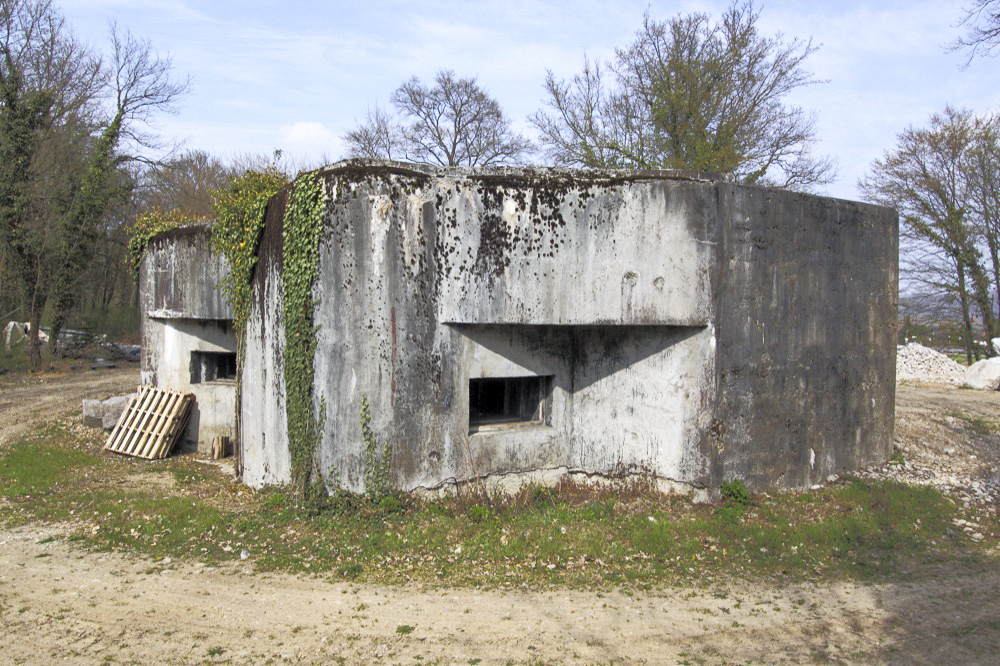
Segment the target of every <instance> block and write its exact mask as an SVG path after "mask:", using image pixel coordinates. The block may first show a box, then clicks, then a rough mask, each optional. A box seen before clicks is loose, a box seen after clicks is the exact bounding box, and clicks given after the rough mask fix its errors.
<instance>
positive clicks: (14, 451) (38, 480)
mask: <svg viewBox="0 0 1000 666" xmlns="http://www.w3.org/2000/svg"><path fill="white" fill-rule="evenodd" d="M97 462H98V460H97V458H96V457H95V456H94V455H93V454H91V453H88V452H86V451H80V450H77V449H67V448H62V447H58V446H52V445H50V444H45V443H44V442H19V443H18V444H17V445H15V446H14V447H12V448H11V449H9V450H6V451H3V452H0V497H23V496H32V495H38V494H49V493H53V492H56V491H58V489H59V487H60V485H61V484H62V483H64V482H66V481H68V480H70V479H72V478H73V476H74V475H75V474H77V473H78V472H79V470H80V469H81V468H84V467H90V466H93V465H95V464H96V463H97Z"/></svg>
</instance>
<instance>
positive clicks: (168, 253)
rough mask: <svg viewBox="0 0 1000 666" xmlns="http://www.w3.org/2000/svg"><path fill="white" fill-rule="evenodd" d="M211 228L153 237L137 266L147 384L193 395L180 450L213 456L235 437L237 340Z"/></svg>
mask: <svg viewBox="0 0 1000 666" xmlns="http://www.w3.org/2000/svg"><path fill="white" fill-rule="evenodd" d="M211 233H212V232H211V227H210V226H209V225H193V226H188V227H180V228H178V229H173V230H170V231H166V232H163V233H161V234H158V235H157V236H155V237H154V238H153V239H152V240H151V241H150V243H149V246H148V247H147V250H146V254H145V257H144V258H143V261H142V263H141V264H140V267H139V301H140V302H139V307H140V315H141V327H142V360H141V368H140V378H141V383H142V384H148V385H151V386H155V387H158V388H161V389H171V390H174V391H181V392H184V393H190V394H192V395H193V396H194V403H193V404H192V406H191V413H190V416H189V417H188V422H187V427H186V428H185V430H184V432H183V434H182V436H181V441H180V443H179V446H180V448H182V449H186V450H195V449H196V450H198V451H199V452H200V453H204V454H207V453H209V451H210V448H211V445H212V440H213V439H215V438H216V437H233V434H234V432H235V420H236V371H237V358H236V336H235V333H234V331H233V327H232V320H233V313H232V308H231V306H230V304H229V302H228V300H227V299H226V297H225V294H223V293H222V288H221V286H220V285H221V283H222V281H223V279H224V278H225V277H226V276H228V274H229V267H228V265H227V263H226V261H225V259H224V258H223V257H221V256H219V255H217V254H215V253H213V252H212V251H211V238H212V236H211Z"/></svg>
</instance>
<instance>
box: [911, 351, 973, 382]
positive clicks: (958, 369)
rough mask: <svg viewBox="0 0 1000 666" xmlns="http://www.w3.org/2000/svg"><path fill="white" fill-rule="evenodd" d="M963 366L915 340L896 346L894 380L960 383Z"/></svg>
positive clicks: (962, 375)
mask: <svg viewBox="0 0 1000 666" xmlns="http://www.w3.org/2000/svg"><path fill="white" fill-rule="evenodd" d="M964 380H965V368H964V367H963V366H962V365H960V364H959V363H956V362H955V361H953V360H951V359H950V358H948V357H947V356H945V355H944V354H942V353H940V352H937V351H934V350H933V349H930V348H929V347H924V346H923V345H922V344H920V343H917V342H911V343H910V344H908V345H906V346H903V347H897V348H896V381H897V382H905V381H915V382H934V383H939V384H940V383H943V384H961V383H962V382H963V381H964Z"/></svg>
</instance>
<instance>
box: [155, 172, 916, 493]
mask: <svg viewBox="0 0 1000 666" xmlns="http://www.w3.org/2000/svg"><path fill="white" fill-rule="evenodd" d="M319 177H320V178H321V183H322V186H323V188H324V190H325V193H326V195H327V197H328V200H327V203H326V205H325V212H324V214H323V221H322V227H321V231H320V234H321V241H320V249H319V269H318V273H317V275H316V276H315V281H314V283H313V287H312V295H313V299H314V303H315V306H314V312H313V317H314V323H315V336H316V337H315V351H314V355H313V369H314V380H313V383H312V405H311V407H312V410H313V412H314V414H315V416H316V422H317V423H318V424H320V430H319V438H318V443H317V445H316V449H315V451H314V452H313V463H314V465H315V468H316V469H317V471H318V472H319V475H320V477H321V478H322V480H323V481H324V483H325V484H326V485H327V487H329V488H334V487H342V488H347V489H349V490H352V491H358V492H360V491H364V490H365V484H366V474H365V471H366V466H368V465H370V464H371V459H370V456H366V448H368V447H370V446H371V445H372V443H371V442H366V441H365V438H364V437H363V435H362V427H361V424H360V422H359V414H360V413H361V411H362V403H363V402H364V403H367V404H368V405H369V406H370V423H369V426H370V430H371V433H372V434H373V436H374V440H375V441H376V442H377V445H378V446H379V447H383V448H384V449H385V450H386V451H388V452H389V455H390V461H391V462H390V465H389V482H390V484H391V485H392V486H393V487H396V488H399V489H402V490H408V491H409V490H418V489H431V490H433V489H442V488H446V487H448V486H450V485H453V484H461V483H463V482H466V481H469V480H471V479H487V480H490V481H495V482H498V483H503V482H510V483H513V484H517V485H519V484H520V483H521V482H522V481H526V480H540V481H545V480H546V479H554V478H556V477H558V476H561V475H563V474H570V475H577V476H580V477H584V478H593V479H602V478H612V477H616V476H619V475H623V474H646V475H652V476H654V477H655V478H656V479H657V481H658V482H659V483H660V484H661V486H664V487H670V486H673V485H677V484H680V485H681V486H683V487H715V486H717V485H718V484H719V483H720V482H721V481H723V480H728V479H735V478H739V479H743V480H745V481H746V482H747V483H748V484H749V485H751V486H752V487H755V488H763V487H768V486H791V487H796V486H804V485H808V484H811V483H814V482H817V481H820V480H822V479H824V478H826V476H827V475H829V474H833V473H839V472H842V471H845V470H850V469H853V468H857V467H860V466H864V465H867V464H871V463H874V462H878V461H883V460H885V459H887V458H888V456H889V455H890V453H891V451H892V428H893V412H894V386H895V364H894V350H895V319H896V305H897V291H896V276H897V229H898V221H897V216H896V213H895V212H894V211H892V210H889V209H886V208H881V207H876V206H870V205H866V204H860V203H855V202H849V201H841V200H834V199H829V198H822V197H816V196H810V195H805V194H800V193H794V192H786V191H778V190H771V189H765V188H759V187H751V186H742V185H736V184H732V183H727V182H722V181H719V180H713V179H710V178H706V177H703V176H701V175H699V174H695V173H686V172H679V171H622V172H597V171H564V170H552V169H481V170H468V169H433V168H425V167H419V166H414V165H409V164H400V163H393V162H383V161H370V160H350V161H345V162H340V163H337V164H335V165H332V166H330V167H327V168H325V169H323V170H322V171H321V172H320V173H319ZM287 201H288V191H287V190H286V191H284V192H282V193H280V194H279V195H277V196H276V197H275V198H274V199H272V200H271V203H270V205H269V208H268V214H267V221H266V225H265V229H264V233H263V239H262V242H261V246H260V251H259V258H258V263H257V268H256V273H255V277H254V284H253V289H254V299H253V303H252V306H251V311H250V315H249V319H248V322H247V337H246V354H245V358H243V359H242V360H241V362H242V364H243V368H242V370H243V386H242V400H241V404H240V418H241V426H240V432H241V440H242V441H241V443H240V446H241V467H242V476H243V480H244V481H245V482H246V483H248V484H249V485H251V486H255V487H256V486H262V485H266V484H275V483H286V482H288V481H289V480H290V478H291V455H290V448H289V434H288V421H287V417H286V411H285V400H286V387H285V379H284V371H283V369H284V360H285V345H286V339H285V335H286V331H285V327H284V322H283V318H282V315H281V313H282V299H283V286H284V279H285V275H284V267H283V264H282V224H283V217H284V211H285V208H286V205H287ZM178 240H180V237H178ZM154 245H155V242H154ZM153 249H154V247H153V246H151V255H154V254H155V253H153V252H152V250H153ZM157 265H159V264H157ZM207 265H208V262H203V263H202V266H203V267H204V266H207ZM219 269H220V270H221V269H222V267H221V266H220V267H219ZM201 270H207V269H205V268H202V269H201ZM190 277H191V279H194V280H196V281H197V280H208V281H209V283H210V284H212V285H215V284H217V281H218V275H215V274H213V275H212V276H209V275H205V276H199V275H191V276H190ZM148 279H150V278H149V277H148V276H147V277H144V280H148ZM161 291H162V289H161ZM202 296H204V297H205V298H206V299H207V300H208V301H212V303H214V304H215V305H213V306H212V307H211V308H201V309H199V310H198V312H197V313H194V312H193V310H194V309H197V308H189V309H188V310H185V309H184V308H183V307H181V306H179V305H174V304H172V305H171V306H170V307H169V308H168V307H167V305H166V304H164V305H160V304H159V303H158V302H157V303H153V304H150V305H149V306H147V305H146V304H145V303H144V312H145V311H147V310H148V311H149V312H153V313H161V314H159V315H157V316H152V315H150V316H149V317H144V339H145V338H146V337H147V336H146V334H145V331H146V327H147V321H148V322H153V323H152V324H150V325H148V327H149V328H150V331H151V332H152V334H153V335H152V336H150V337H155V336H156V335H160V336H165V335H166V332H165V331H166V330H167V326H166V324H167V323H173V322H175V321H176V322H177V323H176V326H178V327H179V328H181V329H183V327H184V326H202V325H204V323H205V322H206V321H213V322H217V321H223V320H224V319H225V316H223V315H225V314H226V313H227V310H226V309H225V305H224V304H222V303H221V302H220V303H216V302H215V301H214V300H212V298H214V296H213V297H211V298H209V294H208V293H207V292H206V293H205V294H203V295H202ZM199 298H201V296H199ZM191 302H193V301H191ZM171 303H173V301H171ZM186 304H187V301H185V305H186ZM216 306H217V309H213V308H216ZM167 311H169V312H175V311H177V312H185V313H186V314H184V315H183V316H177V317H175V316H174V315H170V316H167V315H166V314H162V313H165V312H167ZM195 314H196V315H197V316H194V315H195ZM230 316H231V315H230ZM161 325H162V327H163V331H164V332H162V333H161V332H157V331H158V330H159V329H156V328H155V327H156V326H161ZM194 337H198V336H194ZM198 339H199V340H200V341H202V342H199V345H202V344H203V343H204V344H205V345H207V346H199V348H198V350H197V351H199V352H212V351H215V350H216V347H214V346H212V345H214V342H211V341H209V340H208V339H206V338H204V337H198ZM144 341H145V340H144ZM223 347H224V348H225V349H227V350H228V349H231V348H233V347H232V346H226V345H225V344H222V343H219V346H218V348H219V349H220V350H221V349H222V348H223ZM146 354H147V352H146V351H144V356H143V371H144V378H145V377H146V376H147V374H146V373H152V376H153V377H154V378H155V379H159V374H160V373H162V372H166V371H165V370H158V368H161V367H163V366H162V365H157V363H155V362H154V359H153V358H150V359H149V361H148V362H147V356H146ZM193 386H197V385H193ZM200 400H201V398H200V396H199V402H200ZM202 413H203V414H204V406H203V409H202ZM218 413H219V414H224V413H226V412H225V410H224V409H221V408H220V411H219V412H218Z"/></svg>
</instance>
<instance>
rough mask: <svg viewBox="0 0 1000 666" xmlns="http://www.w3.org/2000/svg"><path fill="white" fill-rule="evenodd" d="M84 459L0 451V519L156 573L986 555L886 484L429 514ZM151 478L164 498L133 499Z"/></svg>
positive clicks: (480, 570)
mask: <svg viewBox="0 0 1000 666" xmlns="http://www.w3.org/2000/svg"><path fill="white" fill-rule="evenodd" d="M88 447H89V448H88ZM98 447H99V443H96V442H91V443H90V444H86V445H83V444H80V443H79V442H77V441H76V440H75V439H74V436H73V435H72V434H71V433H69V432H67V431H65V430H59V429H55V430H50V431H47V432H46V433H43V434H42V435H40V436H38V437H36V438H33V439H32V440H31V441H26V442H21V443H18V444H17V445H15V446H14V447H12V448H10V449H8V450H5V451H3V452H2V453H0V495H2V496H3V497H4V498H6V499H7V500H8V501H9V503H10V505H11V506H12V507H13V509H14V511H13V512H10V513H11V514H12V515H14V516H16V517H15V518H11V517H10V516H8V517H7V518H5V519H3V520H4V521H5V522H8V523H9V522H11V521H12V520H13V521H15V522H17V521H22V520H34V521H70V522H72V523H73V524H74V525H75V527H74V528H73V531H72V534H70V535H69V538H70V539H71V540H73V541H74V542H77V543H80V544H83V545H85V546H88V547H92V548H96V549H101V550H111V551H121V552H129V553H134V554H138V555H142V556H145V557H148V558H150V559H152V560H154V561H161V560H162V559H163V558H166V557H169V558H171V560H172V561H174V560H177V561H184V560H188V561H192V560H194V561H201V562H206V563H225V562H241V561H242V560H241V557H240V553H241V551H244V550H245V551H247V553H248V563H250V564H252V565H253V566H254V567H255V568H256V569H257V570H274V571H288V572H310V573H316V574H321V575H323V576H326V577H329V578H330V579H331V580H356V581H378V582H384V583H403V582H407V581H420V582H424V583H431V584H442V585H462V586H477V587H509V586H530V587H539V586H541V587H546V586H550V587H585V588H588V589H592V588H595V587H596V588H602V587H607V586H620V585H624V586H639V587H643V588H646V587H652V586H658V585H669V584H673V583H684V584H701V583H704V582H706V581H709V580H712V579H718V578H726V577H738V578H752V579H759V578H771V579H778V578H780V579H784V580H797V579H810V580H815V579H817V578H848V579H859V580H867V579H880V580H884V579H901V578H907V577H909V576H912V575H917V574H919V572H920V571H930V570H931V568H932V567H934V566H936V565H938V564H941V563H945V562H954V561H955V560H956V559H977V560H983V559H984V558H990V557H992V556H991V555H989V550H990V549H991V548H995V547H996V544H997V538H996V534H997V529H996V525H994V524H992V523H990V522H989V520H988V519H986V518H979V520H980V523H981V525H982V530H981V531H983V533H984V534H986V535H987V538H986V539H985V540H984V543H982V544H977V543H974V542H972V541H971V540H970V539H968V538H967V537H966V536H965V535H964V534H962V533H961V531H959V530H954V529H952V521H953V520H954V519H956V518H959V517H966V518H976V516H973V515H971V514H970V513H968V512H964V511H963V510H962V509H961V508H960V507H959V506H958V505H957V504H956V503H954V502H953V501H952V500H950V499H949V498H947V497H945V496H944V495H942V494H941V493H939V492H938V491H936V490H933V489H931V488H924V487H910V486H906V485H902V484H898V483H892V482H861V481H854V482H850V483H847V484H844V485H838V486H833V487H827V488H823V489H821V490H818V491H814V492H808V493H793V492H789V493H779V494H773V495H751V494H747V493H744V492H743V491H742V489H740V488H739V487H730V491H731V492H730V495H731V497H730V498H729V499H728V500H726V501H723V502H720V503H717V504H694V503H691V502H689V501H687V500H685V499H683V498H677V497H669V496H661V495H655V494H648V493H639V492H626V493H623V494H619V495H615V494H611V493H608V492H602V493H595V492H591V491H587V492H584V491H583V490H582V489H580V488H578V487H575V486H564V487H562V488H561V489H559V490H555V489H527V490H525V491H524V492H522V493H520V494H519V495H517V496H515V497H513V498H499V497H490V496H485V495H481V494H480V495H475V496H471V497H466V498H455V499H451V500H444V501H438V502H428V503H425V502H420V501H417V500H415V499H413V498H411V497H407V496H388V497H383V498H377V499H372V498H365V497H359V496H354V495H349V494H346V493H339V494H336V495H333V496H331V497H324V498H321V499H319V500H316V501H313V502H310V503H308V504H304V503H302V502H300V501H298V500H296V499H295V498H293V497H291V496H289V495H288V494H287V493H286V492H284V491H282V490H270V491H263V492H253V491H251V490H249V489H247V488H244V487H242V486H240V485H239V484H236V483H234V482H233V481H232V480H230V479H225V478H223V477H222V475H221V474H216V472H215V470H214V468H204V466H201V465H197V464H195V463H193V462H192V461H191V459H190V458H189V457H188V458H185V457H174V458H171V459H168V460H166V461H162V462H159V463H149V462H143V461H138V460H132V459H127V458H121V457H118V456H111V455H108V454H102V453H97V448H98ZM203 468H204V469H203ZM138 472H143V473H144V474H137V473H138ZM154 473H155V474H161V475H164V477H166V478H168V479H171V480H172V481H173V484H172V485H170V484H166V485H163V484H158V485H156V487H153V486H144V485H143V484H142V479H143V477H144V476H146V475H148V474H154ZM85 475H86V476H85ZM129 479H136V480H138V481H137V482H133V483H126V482H125V481H127V480H129ZM737 491H738V492H737Z"/></svg>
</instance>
